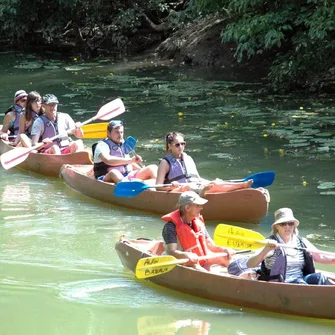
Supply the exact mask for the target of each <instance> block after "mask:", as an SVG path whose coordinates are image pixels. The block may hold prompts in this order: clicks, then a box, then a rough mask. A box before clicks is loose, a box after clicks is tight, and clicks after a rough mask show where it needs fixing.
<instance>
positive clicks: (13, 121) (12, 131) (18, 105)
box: [0, 90, 28, 140]
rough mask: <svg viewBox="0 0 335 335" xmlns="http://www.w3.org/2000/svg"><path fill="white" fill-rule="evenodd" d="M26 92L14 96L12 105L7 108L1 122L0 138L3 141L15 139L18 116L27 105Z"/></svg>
mask: <svg viewBox="0 0 335 335" xmlns="http://www.w3.org/2000/svg"><path fill="white" fill-rule="evenodd" d="M27 96H28V94H27V92H26V91H24V90H19V91H17V92H15V94H14V105H12V106H11V107H9V108H8V110H7V111H6V113H5V117H4V120H3V123H2V124H3V126H2V129H1V131H0V136H1V138H2V139H3V140H8V138H9V137H15V136H16V135H18V133H19V124H20V115H21V114H22V113H23V111H24V108H25V107H26V103H27Z"/></svg>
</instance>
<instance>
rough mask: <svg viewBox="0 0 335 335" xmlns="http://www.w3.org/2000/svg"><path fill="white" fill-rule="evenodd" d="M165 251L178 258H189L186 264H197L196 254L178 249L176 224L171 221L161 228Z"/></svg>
mask: <svg viewBox="0 0 335 335" xmlns="http://www.w3.org/2000/svg"><path fill="white" fill-rule="evenodd" d="M162 237H163V240H164V245H165V251H166V252H167V253H168V254H169V255H171V256H173V257H176V258H178V259H187V258H188V259H189V260H190V261H189V262H187V263H185V265H186V266H196V265H197V264H198V261H199V260H198V255H196V254H195V253H193V252H186V251H182V250H179V249H178V235H177V230H176V226H175V224H174V223H173V222H167V223H166V224H165V225H164V227H163V230H162Z"/></svg>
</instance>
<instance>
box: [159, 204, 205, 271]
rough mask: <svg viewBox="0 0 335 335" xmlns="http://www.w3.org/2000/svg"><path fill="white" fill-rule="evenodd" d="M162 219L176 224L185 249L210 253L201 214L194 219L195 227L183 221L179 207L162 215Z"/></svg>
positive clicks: (203, 254) (180, 240) (199, 252)
mask: <svg viewBox="0 0 335 335" xmlns="http://www.w3.org/2000/svg"><path fill="white" fill-rule="evenodd" d="M162 220H164V221H166V222H173V223H174V224H175V226H176V231H177V236H178V239H179V242H180V244H181V247H182V248H183V251H188V252H194V253H195V254H197V255H198V256H205V255H208V254H209V253H210V252H209V250H208V248H207V244H206V237H205V225H204V220H203V218H202V217H201V216H200V217H199V218H195V219H193V220H192V224H193V229H192V228H191V227H190V226H189V225H188V224H187V223H185V222H183V220H182V219H181V217H180V212H179V209H177V210H175V211H173V212H171V213H169V214H166V215H164V216H162ZM204 263H205V261H204ZM200 264H201V262H200Z"/></svg>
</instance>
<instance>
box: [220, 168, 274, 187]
mask: <svg viewBox="0 0 335 335" xmlns="http://www.w3.org/2000/svg"><path fill="white" fill-rule="evenodd" d="M275 176H276V174H275V172H274V171H264V172H258V173H254V174H252V175H250V176H248V177H245V178H244V179H234V180H227V181H231V182H244V181H248V180H250V179H252V180H253V181H254V182H253V183H252V185H251V187H252V188H258V187H266V186H270V185H272V183H273V181H274V180H275Z"/></svg>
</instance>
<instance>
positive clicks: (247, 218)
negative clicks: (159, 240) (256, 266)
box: [60, 164, 268, 223]
mask: <svg viewBox="0 0 335 335" xmlns="http://www.w3.org/2000/svg"><path fill="white" fill-rule="evenodd" d="M60 176H61V177H62V178H63V179H64V181H65V183H66V184H67V185H68V186H70V187H71V188H73V189H74V190H76V191H78V192H80V193H82V194H84V195H86V196H89V197H91V198H94V199H97V200H100V201H104V202H107V203H110V204H114V205H120V206H123V207H127V208H133V209H138V210H143V211H147V212H152V213H157V214H166V213H168V212H170V211H173V210H174V209H175V207H176V203H177V201H178V198H179V195H180V193H171V192H165V191H155V190H152V189H148V190H145V191H143V192H141V193H140V194H139V195H137V196H136V197H133V198H122V197H117V196H114V187H115V184H111V183H106V182H102V181H98V180H96V179H95V178H94V177H93V174H92V167H91V168H90V167H89V166H80V165H68V164H66V165H64V166H63V167H62V168H61V171H60ZM205 198H207V199H208V200H209V201H208V203H207V204H206V205H205V206H204V209H203V211H202V214H203V216H204V218H205V220H225V221H231V222H249V223H259V222H260V221H261V220H262V219H263V218H264V216H265V215H266V213H267V209H268V202H267V199H266V197H265V196H264V194H263V193H262V192H261V191H259V190H257V189H251V188H250V189H244V190H238V191H232V192H226V193H208V194H206V196H205Z"/></svg>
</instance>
